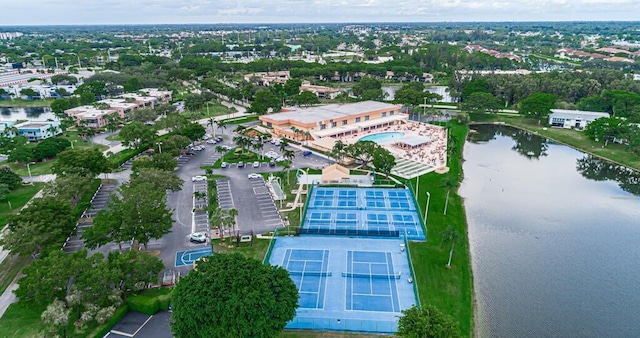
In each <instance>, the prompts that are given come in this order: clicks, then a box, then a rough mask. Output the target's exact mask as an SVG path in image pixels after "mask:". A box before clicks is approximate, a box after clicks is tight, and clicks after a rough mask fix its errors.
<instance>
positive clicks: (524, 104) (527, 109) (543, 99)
mask: <svg viewBox="0 0 640 338" xmlns="http://www.w3.org/2000/svg"><path fill="white" fill-rule="evenodd" d="M556 101H558V97H557V96H555V95H553V94H549V93H533V94H531V95H530V96H529V97H527V98H526V99H523V100H521V101H520V103H519V104H520V114H523V115H526V116H528V117H531V118H536V119H538V120H543V119H546V118H547V117H548V116H549V114H551V109H552V108H553V107H554V106H555V104H556Z"/></svg>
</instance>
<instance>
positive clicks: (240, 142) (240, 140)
mask: <svg viewBox="0 0 640 338" xmlns="http://www.w3.org/2000/svg"><path fill="white" fill-rule="evenodd" d="M233 142H234V143H235V144H236V146H238V147H240V148H242V155H243V156H244V149H245V147H247V146H249V145H251V139H250V138H248V137H246V136H244V135H238V136H235V137H234V138H233Z"/></svg>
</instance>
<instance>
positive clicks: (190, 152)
mask: <svg viewBox="0 0 640 338" xmlns="http://www.w3.org/2000/svg"><path fill="white" fill-rule="evenodd" d="M184 154H185V155H189V156H193V155H195V154H196V153H194V152H193V151H191V150H188V151H187V152H185V153H184Z"/></svg>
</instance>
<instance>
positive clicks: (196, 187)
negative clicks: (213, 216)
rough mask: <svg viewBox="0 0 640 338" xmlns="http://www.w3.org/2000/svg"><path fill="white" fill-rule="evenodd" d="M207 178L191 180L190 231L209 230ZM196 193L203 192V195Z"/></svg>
mask: <svg viewBox="0 0 640 338" xmlns="http://www.w3.org/2000/svg"><path fill="white" fill-rule="evenodd" d="M208 191H209V189H208V182H207V180H202V181H196V182H193V221H192V223H193V225H192V229H191V232H192V233H194V232H204V233H208V232H209V213H208V211H207V207H208V206H209V202H208V200H209V198H208V197H209V193H208ZM196 194H204V195H203V196H196Z"/></svg>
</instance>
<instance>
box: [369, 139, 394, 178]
mask: <svg viewBox="0 0 640 338" xmlns="http://www.w3.org/2000/svg"><path fill="white" fill-rule="evenodd" d="M371 164H373V166H374V167H375V168H376V170H379V171H380V172H382V173H383V174H384V175H385V176H386V177H387V178H388V177H389V174H390V173H391V169H393V167H395V166H396V158H395V157H394V156H393V154H391V152H390V151H389V150H387V149H385V148H383V147H380V146H378V147H376V149H375V150H374V151H373V159H372V160H371Z"/></svg>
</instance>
